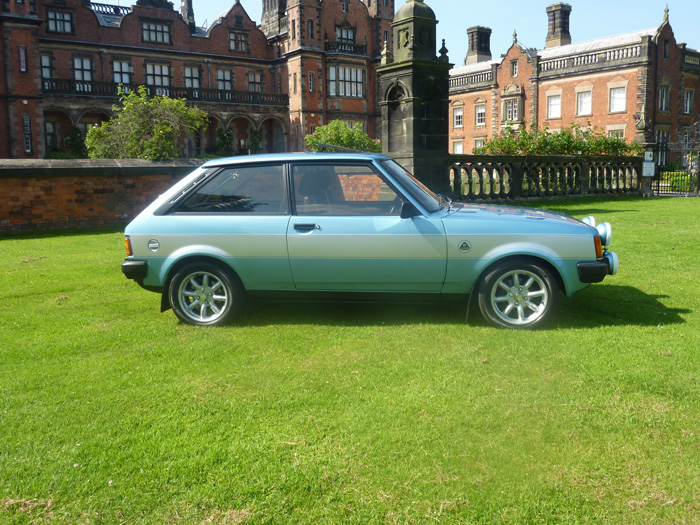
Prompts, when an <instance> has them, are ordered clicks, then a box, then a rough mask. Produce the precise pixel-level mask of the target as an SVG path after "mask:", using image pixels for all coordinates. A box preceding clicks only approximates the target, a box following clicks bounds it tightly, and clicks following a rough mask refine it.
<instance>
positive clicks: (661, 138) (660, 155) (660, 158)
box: [656, 129, 669, 166]
mask: <svg viewBox="0 0 700 525" xmlns="http://www.w3.org/2000/svg"><path fill="white" fill-rule="evenodd" d="M668 136H669V133H668V130H667V129H657V130H656V144H657V145H658V146H659V148H658V150H657V156H656V164H657V165H658V166H666V165H668V157H669V147H668Z"/></svg>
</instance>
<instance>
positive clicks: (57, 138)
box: [43, 107, 73, 154]
mask: <svg viewBox="0 0 700 525" xmlns="http://www.w3.org/2000/svg"><path fill="white" fill-rule="evenodd" d="M72 127H73V119H72V118H71V116H70V114H69V113H68V112H66V111H64V110H63V109H60V108H55V107H50V108H46V109H45V110H44V130H43V132H44V143H45V144H46V153H47V154H51V153H55V152H59V151H68V149H69V147H68V144H67V143H66V138H67V137H68V135H69V133H70V130H71V128H72Z"/></svg>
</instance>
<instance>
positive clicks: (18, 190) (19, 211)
mask: <svg viewBox="0 0 700 525" xmlns="http://www.w3.org/2000/svg"><path fill="white" fill-rule="evenodd" d="M200 164H201V161H178V162H175V163H150V162H146V161H138V160H79V161H75V160H6V159H2V160H0V233H7V232H19V231H30V230H50V229H67V228H88V227H95V226H110V225H115V226H121V225H124V224H126V223H127V222H129V220H131V219H132V218H133V217H135V216H136V215H137V214H138V213H139V212H140V211H141V210H143V209H144V208H145V207H146V206H147V205H148V204H150V203H151V202H152V201H153V200H154V199H155V198H156V197H157V196H158V195H159V194H161V193H162V192H163V191H164V190H165V189H167V188H168V187H170V186H172V185H173V184H174V183H175V182H176V181H178V180H179V179H181V178H182V177H183V176H185V175H186V174H188V173H189V172H191V171H192V170H194V169H195V168H196V167H197V166H199V165H200Z"/></svg>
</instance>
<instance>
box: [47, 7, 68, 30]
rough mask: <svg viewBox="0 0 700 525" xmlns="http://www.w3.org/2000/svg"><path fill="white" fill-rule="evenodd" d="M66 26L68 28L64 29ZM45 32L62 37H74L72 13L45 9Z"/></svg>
mask: <svg viewBox="0 0 700 525" xmlns="http://www.w3.org/2000/svg"><path fill="white" fill-rule="evenodd" d="M58 15H60V16H58ZM66 25H68V28H66ZM52 26H53V27H52ZM46 32H47V33H58V34H62V35H74V34H75V23H74V21H73V12H72V11H68V10H64V9H55V8H53V7H51V8H47V9H46Z"/></svg>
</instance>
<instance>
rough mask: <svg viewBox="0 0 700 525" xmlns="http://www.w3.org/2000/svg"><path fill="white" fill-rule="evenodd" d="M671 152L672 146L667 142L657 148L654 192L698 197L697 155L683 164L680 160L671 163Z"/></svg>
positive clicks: (656, 193)
mask: <svg viewBox="0 0 700 525" xmlns="http://www.w3.org/2000/svg"><path fill="white" fill-rule="evenodd" d="M670 153H671V148H670V147H669V146H668V145H666V144H662V145H659V146H658V147H657V148H656V155H655V158H656V160H657V166H656V172H655V175H654V180H653V184H652V186H653V189H654V194H655V195H675V196H685V197H688V196H690V195H692V196H695V197H697V196H698V190H699V189H700V187H699V185H698V161H697V157H695V160H691V161H690V162H686V163H685V164H686V165H685V166H683V165H682V164H681V163H680V162H670V163H669V162H668V160H669V157H670ZM659 164H661V165H659ZM674 165H675V167H674Z"/></svg>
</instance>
